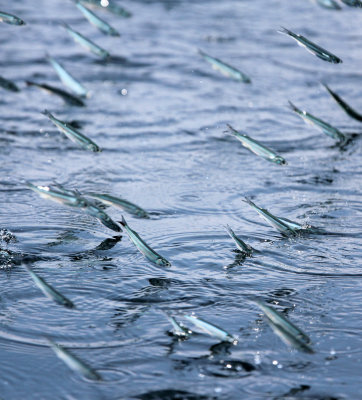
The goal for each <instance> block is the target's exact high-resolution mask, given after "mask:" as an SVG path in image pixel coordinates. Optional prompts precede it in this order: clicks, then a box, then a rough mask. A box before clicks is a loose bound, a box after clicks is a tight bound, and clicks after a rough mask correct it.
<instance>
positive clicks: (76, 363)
mask: <svg viewBox="0 0 362 400" xmlns="http://www.w3.org/2000/svg"><path fill="white" fill-rule="evenodd" d="M47 341H48V344H49V346H50V348H51V349H52V350H53V351H54V353H55V354H56V355H57V356H58V357H59V358H60V359H61V360H62V361H63V362H64V363H65V364H66V365H68V367H69V368H70V369H71V370H73V371H75V372H77V373H79V374H80V375H82V376H84V377H85V378H88V379H91V380H93V381H101V380H102V377H101V375H100V374H99V373H98V372H97V371H95V370H94V369H93V368H91V367H89V366H88V365H87V364H85V363H84V361H82V360H80V359H79V358H78V357H76V356H74V355H73V354H71V353H70V352H69V351H68V350H66V349H65V348H64V347H62V346H60V345H59V344H56V343H54V342H53V341H52V340H50V339H47Z"/></svg>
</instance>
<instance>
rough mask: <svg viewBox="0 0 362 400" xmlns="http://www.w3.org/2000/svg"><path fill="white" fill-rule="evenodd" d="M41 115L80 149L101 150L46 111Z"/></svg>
mask: <svg viewBox="0 0 362 400" xmlns="http://www.w3.org/2000/svg"><path fill="white" fill-rule="evenodd" d="M43 114H44V115H46V116H47V117H48V118H49V119H50V120H51V121H52V122H53V124H54V125H55V126H56V127H57V128H58V129H59V130H60V131H61V132H63V133H64V134H65V135H66V136H67V137H68V138H69V139H70V140H71V141H73V142H75V143H77V144H79V145H80V146H81V147H83V148H84V149H87V150H91V151H93V152H100V151H101V149H100V148H99V147H98V146H97V145H96V144H95V143H94V142H93V141H92V140H91V139H89V138H88V137H87V136H84V135H83V134H82V133H80V132H79V131H77V130H76V129H74V128H71V127H70V126H69V125H67V124H66V123H65V122H63V121H61V120H60V119H57V118H55V117H54V116H53V115H52V114H51V113H50V112H49V111H48V110H44V111H43Z"/></svg>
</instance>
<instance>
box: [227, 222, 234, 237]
mask: <svg viewBox="0 0 362 400" xmlns="http://www.w3.org/2000/svg"><path fill="white" fill-rule="evenodd" d="M225 228H226V230H227V231H228V233H229V235H231V236H232V235H233V233H234V231H233V230H232V229H231V228H230V226H229V225H228V224H226V225H225Z"/></svg>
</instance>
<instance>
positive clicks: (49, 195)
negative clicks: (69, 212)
mask: <svg viewBox="0 0 362 400" xmlns="http://www.w3.org/2000/svg"><path fill="white" fill-rule="evenodd" d="M26 185H27V186H28V188H29V189H31V190H33V191H34V192H36V193H38V194H39V195H40V196H41V197H43V198H45V199H49V200H53V201H56V202H58V203H61V204H64V205H67V206H71V207H83V205H84V204H83V202H82V199H81V198H80V197H78V196H75V195H74V194H72V193H69V192H65V191H64V190H61V189H58V190H56V189H53V188H51V187H49V186H37V185H34V184H32V183H31V182H26Z"/></svg>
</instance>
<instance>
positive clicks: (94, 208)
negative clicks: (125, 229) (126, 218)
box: [85, 202, 122, 232]
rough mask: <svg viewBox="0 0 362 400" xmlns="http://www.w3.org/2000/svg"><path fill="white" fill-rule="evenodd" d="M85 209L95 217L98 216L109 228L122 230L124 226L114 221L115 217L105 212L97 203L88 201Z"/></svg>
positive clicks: (116, 230)
mask: <svg viewBox="0 0 362 400" xmlns="http://www.w3.org/2000/svg"><path fill="white" fill-rule="evenodd" d="M85 211H86V212H87V213H88V214H89V215H92V216H93V217H95V218H97V219H98V220H99V221H100V222H101V223H102V224H103V225H104V226H106V227H107V228H109V229H112V231H115V232H121V231H122V228H121V227H120V226H119V225H118V224H117V223H116V222H114V221H113V219H112V218H111V217H110V216H109V215H108V214H107V213H105V212H104V211H103V210H101V209H100V208H99V207H97V206H96V205H94V204H91V203H89V202H87V205H86V207H85Z"/></svg>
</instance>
